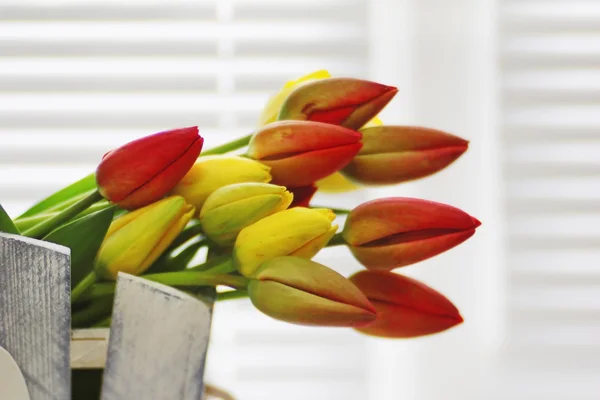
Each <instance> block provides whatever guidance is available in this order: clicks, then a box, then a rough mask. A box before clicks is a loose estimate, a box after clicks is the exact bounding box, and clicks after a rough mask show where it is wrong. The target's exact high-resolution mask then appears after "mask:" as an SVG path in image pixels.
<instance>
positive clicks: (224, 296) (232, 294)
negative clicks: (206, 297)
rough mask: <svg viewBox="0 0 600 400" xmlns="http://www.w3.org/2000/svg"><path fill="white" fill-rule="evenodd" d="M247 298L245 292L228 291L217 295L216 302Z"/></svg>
mask: <svg viewBox="0 0 600 400" xmlns="http://www.w3.org/2000/svg"><path fill="white" fill-rule="evenodd" d="M246 297H248V292H246V291H245V290H230V291H227V292H221V293H217V301H224V300H235V299H243V298H246Z"/></svg>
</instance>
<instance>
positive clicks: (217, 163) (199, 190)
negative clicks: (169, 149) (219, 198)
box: [171, 156, 271, 211]
mask: <svg viewBox="0 0 600 400" xmlns="http://www.w3.org/2000/svg"><path fill="white" fill-rule="evenodd" d="M269 171H270V168H269V167H267V166H266V165H263V164H261V163H259V162H258V161H255V160H251V159H249V158H244V157H238V156H206V157H200V158H199V159H198V161H196V163H195V164H194V166H193V167H192V168H191V169H190V170H189V171H188V173H187V174H186V175H185V176H184V177H183V179H182V180H181V181H180V182H179V183H178V184H177V185H175V187H174V188H173V190H172V192H171V193H172V194H177V195H180V196H183V197H184V198H185V200H186V201H187V202H188V203H190V204H192V205H193V206H194V207H196V209H197V210H198V211H200V210H201V209H202V206H203V205H204V202H205V201H206V199H207V198H208V196H210V194H211V193H212V192H214V191H215V190H217V189H219V188H221V187H223V186H226V185H231V184H234V183H243V182H261V183H267V182H270V181H271V174H270V173H269Z"/></svg>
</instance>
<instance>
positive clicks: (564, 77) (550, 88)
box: [502, 68, 600, 93]
mask: <svg viewBox="0 0 600 400" xmlns="http://www.w3.org/2000/svg"><path fill="white" fill-rule="evenodd" d="M502 86H503V87H504V89H505V90H508V91H510V92H511V93H520V92H525V91H527V92H529V91H535V92H543V93H552V92H561V93H563V92H570V91H581V92H588V91H596V90H600V71H598V70H597V69H578V68H573V69H546V70H539V69H531V70H527V69H525V70H522V71H519V72H512V73H508V74H506V75H505V76H504V78H503V81H502Z"/></svg>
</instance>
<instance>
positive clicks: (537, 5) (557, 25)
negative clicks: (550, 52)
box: [501, 0, 600, 35]
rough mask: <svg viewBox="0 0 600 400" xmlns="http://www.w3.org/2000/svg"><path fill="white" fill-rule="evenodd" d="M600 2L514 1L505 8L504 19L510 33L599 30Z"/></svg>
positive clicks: (503, 21) (579, 0)
mask: <svg viewBox="0 0 600 400" xmlns="http://www.w3.org/2000/svg"><path fill="white" fill-rule="evenodd" d="M599 19H600V4H599V3H598V2H597V1H590V0H567V1H552V3H551V4H547V3H544V2H539V1H537V2H531V1H524V0H521V1H513V2H507V3H506V4H505V5H503V7H502V16H501V21H502V24H503V25H504V27H505V32H506V34H507V35H511V34H513V35H514V34H515V32H519V33H522V32H548V31H553V32H556V31H557V30H583V29H589V30H594V29H595V30H597V29H598V20H599Z"/></svg>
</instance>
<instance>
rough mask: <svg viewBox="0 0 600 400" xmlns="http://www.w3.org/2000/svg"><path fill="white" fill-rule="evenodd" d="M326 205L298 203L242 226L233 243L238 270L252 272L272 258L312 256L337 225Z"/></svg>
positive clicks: (326, 240) (249, 273) (244, 273)
mask: <svg viewBox="0 0 600 400" xmlns="http://www.w3.org/2000/svg"><path fill="white" fill-rule="evenodd" d="M334 219H335V214H334V213H333V212H332V211H331V210H327V209H313V208H303V207H296V208H290V209H288V210H284V211H280V212H278V213H276V214H273V215H269V216H268V217H266V218H263V219H261V220H260V221H258V222H256V223H254V224H252V225H250V226H248V227H246V228H244V229H242V230H241V231H240V233H239V235H238V237H237V239H236V241H235V245H234V247H233V257H234V262H235V265H236V267H237V269H238V271H239V272H240V273H241V274H242V275H244V276H251V275H252V274H254V273H255V272H256V270H257V269H258V267H259V266H260V265H261V264H262V263H263V262H265V261H266V260H269V259H271V258H275V257H280V256H296V257H302V258H312V257H314V256H315V254H317V253H318V252H319V250H321V249H322V248H323V247H324V246H325V245H326V244H327V242H328V241H329V240H330V239H331V238H332V236H333V235H334V234H335V232H336V230H337V225H332V224H331V223H332V221H333V220H334Z"/></svg>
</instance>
